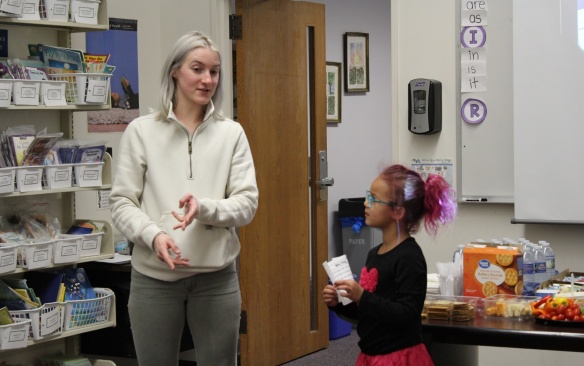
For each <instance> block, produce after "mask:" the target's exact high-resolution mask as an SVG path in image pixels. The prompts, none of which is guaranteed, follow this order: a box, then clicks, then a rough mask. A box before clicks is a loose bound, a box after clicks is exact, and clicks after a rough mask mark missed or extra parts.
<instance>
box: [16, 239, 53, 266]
mask: <svg viewBox="0 0 584 366" xmlns="http://www.w3.org/2000/svg"><path fill="white" fill-rule="evenodd" d="M53 243H54V240H49V241H43V242H39V243H24V244H20V245H19V247H18V259H17V262H16V266H17V267H19V268H26V269H37V268H43V267H48V266H50V265H51V263H52V262H51V259H52V255H53Z"/></svg>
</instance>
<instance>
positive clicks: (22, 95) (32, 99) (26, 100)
mask: <svg viewBox="0 0 584 366" xmlns="http://www.w3.org/2000/svg"><path fill="white" fill-rule="evenodd" d="M40 92H41V82H40V80H19V79H13V80H12V102H13V104H15V105H39V101H40Z"/></svg>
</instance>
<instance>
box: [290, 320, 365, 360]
mask: <svg viewBox="0 0 584 366" xmlns="http://www.w3.org/2000/svg"><path fill="white" fill-rule="evenodd" d="M358 341H359V336H357V331H356V330H355V329H353V331H351V334H350V335H348V336H346V337H342V338H339V339H335V340H332V341H330V342H329V347H328V348H325V349H323V350H320V351H317V352H314V353H311V354H309V355H306V356H304V357H300V358H297V359H296V360H293V361H290V362H286V363H285V364H282V365H281V366H353V365H355V361H357V356H358V355H359V346H357V342H358Z"/></svg>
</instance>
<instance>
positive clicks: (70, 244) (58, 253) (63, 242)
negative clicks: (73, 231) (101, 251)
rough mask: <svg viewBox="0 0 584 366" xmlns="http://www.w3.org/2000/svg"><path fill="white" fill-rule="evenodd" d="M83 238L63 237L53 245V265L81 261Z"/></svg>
mask: <svg viewBox="0 0 584 366" xmlns="http://www.w3.org/2000/svg"><path fill="white" fill-rule="evenodd" d="M80 253H81V238H80V237H79V236H72V237H68V238H65V237H62V238H59V239H57V240H55V242H54V243H53V263H54V264H61V263H74V262H77V261H79V255H80Z"/></svg>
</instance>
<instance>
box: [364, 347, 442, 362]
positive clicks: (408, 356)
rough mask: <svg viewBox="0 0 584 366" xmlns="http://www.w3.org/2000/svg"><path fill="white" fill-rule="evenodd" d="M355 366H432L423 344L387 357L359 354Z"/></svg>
mask: <svg viewBox="0 0 584 366" xmlns="http://www.w3.org/2000/svg"><path fill="white" fill-rule="evenodd" d="M355 366H434V362H432V359H431V358H430V354H429V353H428V351H427V350H426V346H425V345H424V344H423V343H420V344H418V345H415V346H412V347H410V348H405V349H402V350H399V351H395V352H392V353H389V354H387V355H377V356H369V355H366V354H364V353H363V352H361V353H359V357H357V363H356V364H355Z"/></svg>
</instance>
